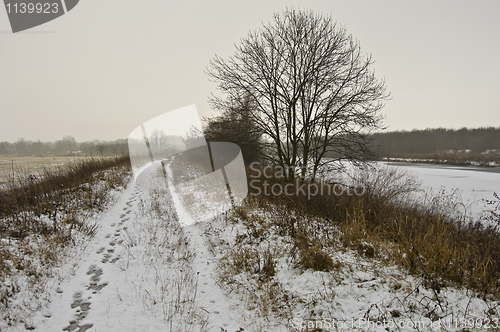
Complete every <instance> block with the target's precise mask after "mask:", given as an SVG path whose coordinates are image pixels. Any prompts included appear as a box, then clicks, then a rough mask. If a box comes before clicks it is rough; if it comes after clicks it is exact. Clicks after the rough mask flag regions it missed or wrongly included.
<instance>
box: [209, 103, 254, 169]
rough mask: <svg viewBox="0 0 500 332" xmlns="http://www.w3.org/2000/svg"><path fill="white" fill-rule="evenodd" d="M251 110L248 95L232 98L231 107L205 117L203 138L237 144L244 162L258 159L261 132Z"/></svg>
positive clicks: (247, 162) (251, 105)
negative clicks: (205, 123) (205, 124)
mask: <svg viewBox="0 0 500 332" xmlns="http://www.w3.org/2000/svg"><path fill="white" fill-rule="evenodd" d="M253 112H255V106H254V105H253V104H252V98H251V97H250V96H245V97H241V98H238V99H236V100H234V101H233V102H232V105H231V107H230V108H229V109H226V110H224V111H223V112H222V114H221V115H219V116H216V117H212V118H209V119H206V121H207V126H206V127H205V130H204V132H205V138H206V139H207V141H209V142H217V141H219V142H231V143H236V144H238V146H239V147H240V148H241V153H242V155H243V159H244V161H245V163H246V164H250V163H252V162H254V161H257V160H259V158H260V156H261V154H262V150H261V143H262V142H261V136H262V134H261V132H260V131H259V128H258V127H257V126H256V124H255V123H254V122H253V121H252V117H253V116H252V113H253Z"/></svg>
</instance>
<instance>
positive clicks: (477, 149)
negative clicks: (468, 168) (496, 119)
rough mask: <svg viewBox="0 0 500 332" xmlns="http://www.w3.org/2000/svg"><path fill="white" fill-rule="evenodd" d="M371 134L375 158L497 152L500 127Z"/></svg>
mask: <svg viewBox="0 0 500 332" xmlns="http://www.w3.org/2000/svg"><path fill="white" fill-rule="evenodd" d="M372 137H373V144H372V146H373V148H372V151H373V153H374V155H375V156H376V157H402V156H408V155H416V154H446V153H474V154H485V153H486V154H487V153H497V152H500V127H499V128H494V127H488V128H477V129H467V128H462V129H458V130H455V129H444V128H438V129H425V130H412V131H393V132H386V133H375V134H373V135H372ZM494 150H496V151H494Z"/></svg>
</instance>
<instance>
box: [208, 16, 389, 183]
mask: <svg viewBox="0 0 500 332" xmlns="http://www.w3.org/2000/svg"><path fill="white" fill-rule="evenodd" d="M372 63H373V61H372V59H371V56H364V55H363V54H362V52H361V48H360V46H359V44H358V42H357V41H355V40H353V38H352V36H351V35H348V34H347V33H346V31H345V29H344V28H343V27H339V26H338V25H337V24H336V23H335V22H333V20H332V18H331V17H329V16H328V17H325V16H322V15H319V14H315V13H314V12H311V11H300V10H293V9H290V10H285V11H284V12H283V13H282V14H275V15H274V21H273V22H272V23H271V24H267V25H264V26H263V27H262V28H261V29H260V30H258V31H255V32H251V33H250V34H249V35H248V37H246V38H245V39H242V41H241V44H240V45H239V46H236V52H235V54H234V56H232V57H229V58H228V59H227V60H224V59H222V58H221V57H219V56H216V57H215V58H214V59H213V60H212V61H211V62H210V68H209V69H208V74H209V75H210V77H211V78H212V79H213V80H214V81H215V82H216V83H217V84H218V89H219V90H220V91H222V92H223V93H225V94H226V97H225V98H220V97H213V98H212V100H211V102H212V105H213V107H214V108H216V109H219V110H227V109H230V108H231V105H232V104H233V103H234V101H235V100H238V98H240V96H242V95H244V96H249V97H250V98H251V99H252V104H253V105H255V110H254V112H252V113H251V114H250V116H251V120H252V122H254V123H255V124H256V126H257V128H258V129H259V131H260V132H261V134H262V138H263V140H264V142H267V143H268V146H267V149H266V150H265V151H268V153H267V154H266V157H267V158H268V159H269V160H271V161H272V162H274V163H275V164H276V165H279V166H282V167H284V168H286V169H290V168H293V169H295V168H296V167H298V166H301V169H302V171H301V174H300V177H301V178H302V179H304V177H305V176H306V170H312V178H313V179H314V178H315V177H316V174H317V172H318V171H319V170H320V169H321V168H322V166H323V165H325V164H329V163H333V162H334V160H335V158H334V159H332V158H329V159H326V158H324V157H325V154H326V153H327V152H335V154H336V155H337V156H338V157H337V158H336V159H338V160H346V159H347V160H350V161H357V160H361V159H362V156H363V153H364V151H365V150H367V147H366V146H367V144H366V143H367V142H366V134H367V133H368V132H369V131H371V130H374V129H378V128H380V127H381V120H382V117H381V116H380V115H379V110H380V109H381V108H382V107H383V101H384V100H385V99H386V98H387V97H388V94H386V93H385V82H384V81H383V80H382V81H379V80H377V79H376V78H375V76H374V72H373V71H372V70H371V65H372ZM269 151H272V153H269ZM294 176H295V174H294V172H291V174H290V177H291V178H293V177H294Z"/></svg>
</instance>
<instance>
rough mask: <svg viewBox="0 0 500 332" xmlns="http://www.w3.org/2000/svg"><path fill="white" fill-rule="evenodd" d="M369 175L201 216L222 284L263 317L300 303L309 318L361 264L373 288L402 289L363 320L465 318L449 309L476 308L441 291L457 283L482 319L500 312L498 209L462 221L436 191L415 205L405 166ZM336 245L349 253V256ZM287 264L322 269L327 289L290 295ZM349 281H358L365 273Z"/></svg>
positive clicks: (285, 315) (252, 199)
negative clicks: (355, 184)
mask: <svg viewBox="0 0 500 332" xmlns="http://www.w3.org/2000/svg"><path fill="white" fill-rule="evenodd" d="M374 174H375V175H374V177H371V178H370V177H362V178H361V179H360V181H363V183H362V185H364V186H365V188H366V192H365V194H364V195H359V196H357V195H347V194H344V195H340V196H338V195H322V196H321V195H319V196H315V197H313V198H312V199H308V197H307V195H303V196H301V195H293V196H287V195H279V196H272V195H269V196H266V195H259V196H249V197H247V199H246V202H245V205H244V206H243V207H239V208H236V209H234V210H233V211H232V212H231V213H228V214H225V215H224V216H223V217H221V218H220V221H219V223H218V224H217V222H215V224H212V223H207V224H206V226H205V228H206V229H205V232H206V237H207V239H208V241H209V242H210V245H211V248H212V251H213V253H214V254H215V255H216V257H218V258H219V265H218V278H219V281H220V283H221V285H222V286H223V287H225V289H226V290H227V291H228V293H230V294H237V295H235V296H239V297H240V298H241V299H242V300H244V303H245V304H246V306H247V308H248V309H250V310H251V311H252V312H254V315H255V316H254V318H260V319H263V320H264V321H267V322H269V323H270V322H272V321H273V319H275V320H276V319H278V320H281V321H282V322H283V324H285V325H286V326H288V328H292V325H291V322H292V319H293V317H295V314H294V309H293V308H297V307H300V306H303V305H306V306H310V307H311V308H312V309H311V310H312V311H311V315H310V316H309V319H313V320H314V319H319V318H320V317H319V316H317V313H314V308H315V303H320V302H321V303H323V302H322V301H324V302H325V303H332V302H335V301H334V299H335V293H336V289H338V287H340V286H339V285H342V284H343V283H345V280H346V279H349V278H352V275H353V274H354V275H355V274H356V273H358V272H355V271H357V269H362V270H363V271H366V272H367V273H370V274H373V279H372V280H373V285H372V286H370V287H374V289H376V288H384V287H385V288H387V289H388V291H389V292H397V291H400V292H403V293H404V294H405V295H404V296H403V295H401V294H396V293H395V294H394V296H393V298H392V300H391V301H390V303H389V304H387V306H386V307H385V308H384V307H381V306H380V304H379V306H377V305H376V304H374V305H375V306H373V307H370V309H369V310H368V311H367V312H366V317H367V319H373V320H375V321H377V320H378V321H380V320H395V319H399V318H400V317H401V318H400V319H413V318H414V317H415V315H416V314H417V313H420V314H421V315H423V316H424V317H425V318H427V319H428V320H429V324H432V322H435V321H437V320H439V319H444V317H448V318H450V317H452V318H454V319H455V320H457V319H458V320H459V319H461V318H462V317H458V316H457V312H456V311H454V310H459V311H460V310H461V311H460V315H463V318H464V319H465V318H467V317H469V316H470V315H472V316H474V315H473V314H472V311H468V310H467V308H468V305H467V308H465V311H463V308H461V309H453V308H452V307H453V305H452V304H451V303H449V302H447V300H446V298H445V297H444V295H442V294H443V291H444V290H446V289H461V288H462V287H463V288H464V289H467V294H468V296H470V299H469V302H470V301H473V299H474V298H478V299H482V300H483V301H485V302H484V303H485V306H487V308H488V309H487V310H484V311H483V312H482V314H481V315H482V316H481V318H478V319H482V321H483V322H484V321H485V320H498V313H497V306H498V300H499V299H500V293H499V290H500V285H499V280H500V234H499V232H498V229H497V228H496V226H495V225H496V224H498V218H497V217H498V209H497V210H496V212H494V211H493V212H491V214H489V215H488V217H487V218H489V221H490V223H489V224H486V223H484V222H480V221H475V222H472V221H470V220H467V219H466V218H465V216H463V218H462V219H460V218H459V217H460V214H457V213H456V211H453V210H450V209H449V207H450V206H453V204H450V202H445V203H447V204H441V203H440V200H439V199H438V198H435V199H433V200H431V201H430V202H428V203H429V204H427V205H425V204H412V202H411V200H409V198H408V194H409V193H411V192H412V191H413V190H415V188H416V187H414V182H412V181H409V180H408V179H406V178H405V177H404V176H402V175H401V174H395V173H390V172H389V173H387V172H383V171H380V172H379V173H377V172H375V173H374ZM254 179H255V178H252V180H254ZM262 180H264V179H262ZM265 180H267V181H268V182H271V185H272V184H275V183H280V182H279V181H280V180H279V179H278V180H277V179H273V180H271V179H269V178H266V179H265ZM273 181H274V182H273ZM262 182H263V181H262ZM262 182H261V183H262ZM254 183H255V182H254ZM282 184H283V185H285V184H286V183H285V182H283V183H282ZM494 203H495V202H492V203H491V204H492V205H494ZM497 205H499V203H497ZM482 221H484V220H482ZM494 222H496V224H495V223H494ZM340 253H344V254H348V255H351V257H355V258H353V261H350V262H349V261H346V260H345V259H343V258H342V255H340ZM395 266H398V267H399V269H401V270H402V271H406V273H409V274H410V275H412V276H413V278H414V281H413V282H410V283H408V282H407V280H404V279H401V277H400V276H394V277H391V278H389V277H388V275H386V272H383V269H389V268H391V267H395ZM286 271H299V272H298V273H299V274H300V273H323V274H324V277H325V281H324V283H323V286H324V287H322V288H323V289H320V290H318V291H317V292H316V293H315V295H314V296H312V297H311V296H305V295H303V294H302V295H301V294H298V293H294V292H293V290H292V289H291V288H290V287H287V286H286V285H284V283H285V281H286V280H287V279H286V278H285V277H284V276H285V275H286V273H287V272H286ZM315 271H316V272H315ZM354 280H356V281H355V282H356V283H357V286H358V287H365V285H366V284H367V282H368V281H370V279H366V280H365V279H359V280H358V279H356V278H354ZM375 281H377V283H376V282H375ZM311 301H313V302H311ZM396 303H397V305H396ZM390 308H392V309H390ZM331 310H332V311H331V312H334V309H333V308H331ZM376 312H378V314H376ZM475 314H477V313H475ZM374 315H375V316H374ZM372 316H373V317H372ZM472 316H470V317H472ZM474 317H475V318H477V317H478V316H474ZM302 318H304V317H302ZM429 326H430V325H429ZM266 328H271V326H266ZM264 330H265V328H264ZM312 330H314V329H311V331H312Z"/></svg>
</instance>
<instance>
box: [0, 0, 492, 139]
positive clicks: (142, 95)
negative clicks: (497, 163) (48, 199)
mask: <svg viewBox="0 0 500 332" xmlns="http://www.w3.org/2000/svg"><path fill="white" fill-rule="evenodd" d="M287 6H288V7H290V6H294V7H295V8H300V9H312V10H315V11H318V12H321V13H323V14H329V15H330V14H331V15H332V16H333V18H334V19H335V20H336V21H337V22H338V23H340V24H342V25H344V26H345V27H346V29H347V32H348V33H350V34H352V35H353V36H354V37H355V38H356V39H357V40H358V41H359V42H360V44H361V47H362V49H363V51H364V52H366V53H371V54H372V56H373V59H374V60H375V61H376V62H375V65H374V69H375V71H376V75H377V77H379V78H385V80H386V83H387V88H388V91H390V92H391V95H392V99H391V100H389V101H388V102H387V104H386V106H385V108H384V109H383V113H384V114H385V115H386V119H385V125H386V126H388V130H402V129H405V130H411V129H414V128H416V129H424V128H435V127H446V128H461V127H480V126H495V127H499V126H500V106H499V103H498V99H499V98H498V97H499V96H500V19H499V18H500V1H498V0H490V1H484V0H479V1H472V0H468V1H457V0H453V1H451V0H450V1H435V0H433V1H401V0H381V1H375V0H354V1H352V0H349V1H348V0H344V1H335V0H321V1H319V0H318V1H274V0H273V1H269V0H266V1H262V0H252V1H235V0H232V1H211V0H204V1H184V2H182V1H167V0H148V1H141V0H105V1H103V0H80V3H79V4H78V5H77V6H76V7H75V8H74V9H73V10H71V11H70V12H68V13H67V14H66V15H63V16H62V17H60V18H58V19H56V20H54V21H51V22H49V23H46V24H44V25H41V26H38V27H35V28H33V29H30V30H27V31H26V32H20V33H16V34H13V33H12V32H11V29H10V25H9V21H8V18H7V14H6V10H5V9H4V8H0V119H1V120H0V141H10V142H13V141H16V140H17V139H18V138H21V137H24V138H25V139H27V140H38V139H40V140H42V141H55V140H58V139H61V138H62V137H63V136H65V135H72V136H74V137H75V138H76V140H77V141H85V140H92V139H102V140H111V139H117V138H126V137H127V136H128V135H129V133H130V132H131V131H132V130H133V129H134V128H135V127H137V126H138V125H140V124H141V123H143V122H145V121H147V120H149V119H151V118H153V117H155V116H158V115H160V114H163V113H165V112H167V111H171V110H174V109H177V108H180V107H184V106H187V105H191V104H196V106H197V108H198V111H199V113H201V115H202V116H206V115H210V114H212V112H211V110H210V107H209V105H208V102H207V100H208V97H209V96H210V94H211V93H213V92H216V89H215V84H213V83H211V82H209V80H208V76H207V75H206V74H205V70H206V68H207V66H208V64H209V61H210V60H211V59H212V58H213V56H214V55H215V54H218V55H221V56H223V57H227V56H229V55H232V54H233V53H234V44H235V43H238V42H239V40H240V39H241V38H243V37H245V36H246V35H247V34H248V32H249V31H250V30H255V29H257V28H259V27H260V26H262V23H263V22H268V21H270V20H271V18H272V14H273V13H274V12H279V11H282V10H283V9H285V8H286V7H287Z"/></svg>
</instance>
